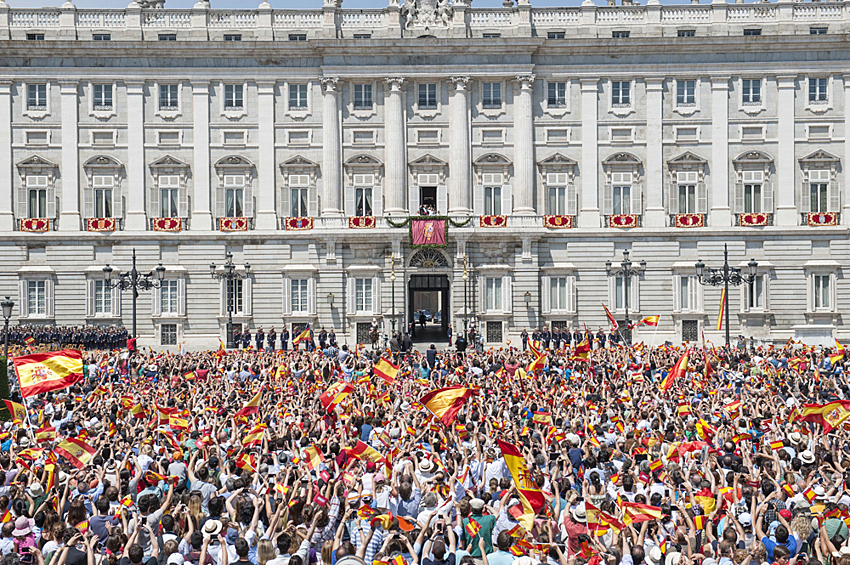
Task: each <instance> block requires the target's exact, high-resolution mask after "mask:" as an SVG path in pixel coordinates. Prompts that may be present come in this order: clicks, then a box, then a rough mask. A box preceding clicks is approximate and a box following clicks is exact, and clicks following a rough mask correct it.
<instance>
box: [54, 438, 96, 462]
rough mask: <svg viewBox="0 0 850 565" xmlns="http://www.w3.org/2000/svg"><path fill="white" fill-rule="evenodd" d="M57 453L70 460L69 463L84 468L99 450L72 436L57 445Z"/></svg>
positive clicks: (55, 449)
mask: <svg viewBox="0 0 850 565" xmlns="http://www.w3.org/2000/svg"><path fill="white" fill-rule="evenodd" d="M53 451H55V452H56V454H57V455H61V456H62V457H64V458H65V459H67V460H68V463H70V464H71V465H73V466H74V467H76V468H77V469H82V468H83V467H85V466H86V464H88V462H89V461H91V459H92V457H94V455H95V453H97V450H96V449H95V448H93V447H92V446H90V445H89V444H87V443H86V442H84V441H82V440H80V439H77V438H73V437H70V438H68V439H66V440H65V441H63V442H61V443H60V444H59V445H57V446H56V447H55V448H54V450H53Z"/></svg>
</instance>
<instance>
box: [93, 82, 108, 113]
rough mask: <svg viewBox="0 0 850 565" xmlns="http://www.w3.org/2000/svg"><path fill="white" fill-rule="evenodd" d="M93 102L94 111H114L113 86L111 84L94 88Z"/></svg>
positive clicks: (96, 85) (98, 85)
mask: <svg viewBox="0 0 850 565" xmlns="http://www.w3.org/2000/svg"><path fill="white" fill-rule="evenodd" d="M92 90H93V92H92V95H93V97H94V100H92V104H93V109H94V110H111V109H112V85H111V84H95V85H93V86H92Z"/></svg>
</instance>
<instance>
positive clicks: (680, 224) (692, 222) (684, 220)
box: [675, 214, 705, 228]
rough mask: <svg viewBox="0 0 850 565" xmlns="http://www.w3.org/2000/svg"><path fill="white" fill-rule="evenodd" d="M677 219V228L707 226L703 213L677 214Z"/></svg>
mask: <svg viewBox="0 0 850 565" xmlns="http://www.w3.org/2000/svg"><path fill="white" fill-rule="evenodd" d="M675 220H676V223H675V226H676V227H677V228H703V227H705V216H703V215H702V214H676V216H675Z"/></svg>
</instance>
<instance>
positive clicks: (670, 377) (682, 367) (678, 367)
mask: <svg viewBox="0 0 850 565" xmlns="http://www.w3.org/2000/svg"><path fill="white" fill-rule="evenodd" d="M687 374H688V352H687V351H685V354H684V355H682V356H681V357H680V358H679V360H678V361H676V364H675V365H673V368H672V369H670V371H669V372H668V373H667V376H665V377H664V380H663V381H661V390H662V391H663V392H667V391H668V390H670V387H671V386H673V382H674V381H675V380H676V379H677V378H678V377H685V376H686V375H687Z"/></svg>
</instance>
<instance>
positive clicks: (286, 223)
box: [283, 217, 313, 231]
mask: <svg viewBox="0 0 850 565" xmlns="http://www.w3.org/2000/svg"><path fill="white" fill-rule="evenodd" d="M283 229H285V230H296V231H300V230H311V229H313V218H293V217H288V218H284V219H283Z"/></svg>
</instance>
